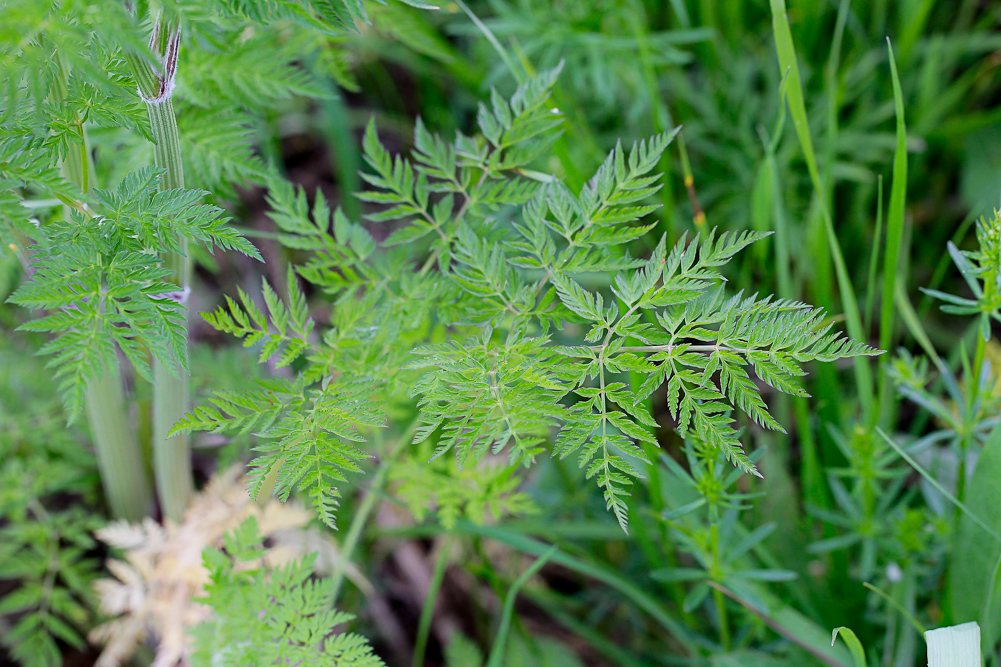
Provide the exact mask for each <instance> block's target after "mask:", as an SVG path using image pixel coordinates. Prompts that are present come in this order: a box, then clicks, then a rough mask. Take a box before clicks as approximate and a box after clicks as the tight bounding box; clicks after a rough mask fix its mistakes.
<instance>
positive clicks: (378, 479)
mask: <svg viewBox="0 0 1001 667" xmlns="http://www.w3.org/2000/svg"><path fill="white" fill-rule="evenodd" d="M418 423H419V421H416V420H415V421H414V422H412V423H411V424H410V427H409V428H408V429H407V430H406V431H404V432H403V434H402V435H401V436H400V439H399V441H398V442H397V444H396V447H395V448H394V449H393V451H392V452H390V454H389V455H388V456H387V457H386V458H385V459H383V460H382V461H379V467H378V469H377V470H376V473H375V478H374V479H373V480H372V484H371V485H370V486H369V487H368V493H366V494H365V498H364V499H362V501H361V505H359V507H358V510H357V511H356V512H355V515H354V518H352V519H351V527H350V528H348V534H347V535H346V536H345V538H344V544H343V545H342V546H341V556H340V558H339V559H338V560H337V564H336V565H335V566H334V572H333V575H332V578H333V580H334V585H333V593H332V595H331V599H332V600H333V601H334V602H335V603H336V602H337V596H338V595H339V594H340V592H341V585H342V584H343V583H344V575H345V574H346V572H347V568H348V564H349V563H350V562H351V558H352V556H353V555H354V551H355V548H357V546H358V542H359V540H360V539H361V533H362V530H363V529H364V528H365V524H366V523H368V518H369V516H370V515H371V514H372V511H373V510H374V509H375V506H376V503H377V502H378V500H379V498H380V495H381V492H382V485H383V484H385V483H386V479H387V478H388V477H389V469H390V468H391V467H392V465H393V462H394V461H396V459H397V457H398V456H399V455H400V454H402V453H403V450H404V449H406V448H407V445H409V444H410V439H411V437H413V433H414V429H416V428H417V424H418ZM258 498H260V496H258Z"/></svg>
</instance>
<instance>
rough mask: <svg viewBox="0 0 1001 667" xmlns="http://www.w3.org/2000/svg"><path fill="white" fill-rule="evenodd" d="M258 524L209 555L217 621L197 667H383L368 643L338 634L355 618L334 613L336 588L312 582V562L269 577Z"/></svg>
mask: <svg viewBox="0 0 1001 667" xmlns="http://www.w3.org/2000/svg"><path fill="white" fill-rule="evenodd" d="M260 544H261V537H260V534H259V533H258V528H257V523H256V521H255V520H254V519H253V518H251V519H248V520H247V521H245V522H244V523H243V524H241V525H240V527H239V528H237V529H236V530H234V531H233V532H232V533H230V534H229V535H227V536H226V542H225V547H224V549H222V550H220V549H207V550H206V551H205V553H204V559H205V566H206V567H207V568H208V570H209V576H210V579H211V583H210V584H209V585H208V587H207V597H206V598H205V603H206V604H207V605H208V606H209V607H211V609H212V610H213V612H214V615H213V617H212V619H211V620H210V621H208V622H206V623H203V624H201V625H200V626H198V628H197V631H196V634H195V643H194V650H193V651H192V655H191V664H192V665H196V666H199V665H204V666H208V665H220V666H232V667H240V666H242V665H247V664H257V665H298V664H309V665H322V666H327V667H381V666H382V665H384V664H385V663H383V662H382V660H381V659H379V657H378V656H376V655H374V654H373V653H372V648H371V647H370V646H369V645H368V641H367V640H366V639H365V638H364V637H361V636H359V635H356V634H353V633H342V632H337V631H336V628H337V627H338V626H341V625H343V624H344V623H347V622H349V621H351V620H353V619H354V616H353V615H351V614H347V613H344V612H341V611H337V610H336V609H334V607H333V603H334V600H333V595H332V591H333V580H332V579H329V578H323V579H317V578H313V577H312V576H311V574H312V567H311V565H312V563H311V561H310V559H303V560H300V561H294V562H291V563H288V564H286V565H283V566H280V567H277V568H274V569H270V570H269V569H267V568H265V567H263V566H262V565H261V563H260V557H261V554H262V553H263V550H262V549H260Z"/></svg>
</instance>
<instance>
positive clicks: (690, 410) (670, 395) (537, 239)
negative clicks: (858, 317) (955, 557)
mask: <svg viewBox="0 0 1001 667" xmlns="http://www.w3.org/2000/svg"><path fill="white" fill-rule="evenodd" d="M557 74H558V68H557V69H556V70H552V71H548V72H544V73H542V74H541V75H540V76H538V77H535V78H532V79H530V80H529V81H527V82H526V83H525V84H523V85H522V86H520V87H519V88H518V90H517V91H516V92H515V93H514V95H513V96H512V97H511V98H510V100H506V99H504V98H502V97H501V96H500V95H499V94H498V93H497V92H496V91H494V92H492V94H491V100H490V104H489V105H487V104H481V105H480V110H479V115H478V124H479V127H480V131H481V133H482V134H481V136H479V137H468V136H465V135H463V134H461V133H460V134H459V135H458V136H457V137H456V139H455V140H454V141H453V142H451V143H446V142H445V141H444V140H443V139H441V138H440V137H438V136H436V135H433V134H431V133H430V132H429V131H428V130H427V129H426V128H425V127H424V125H423V124H422V123H420V122H418V125H417V128H416V132H415V146H416V149H415V152H414V155H413V161H411V160H407V159H405V158H403V157H400V156H397V157H392V156H390V155H389V153H388V152H387V151H386V150H385V149H384V148H383V147H382V146H381V145H380V143H379V141H378V137H377V134H376V130H375V127H374V125H372V124H370V125H369V128H368V131H367V133H366V136H365V140H364V148H365V158H366V161H367V162H368V164H369V166H370V167H371V169H372V170H373V171H374V173H366V174H363V177H364V178H365V180H366V181H367V182H368V183H369V184H370V185H372V186H373V187H374V188H375V190H374V191H366V192H364V193H362V194H361V195H360V196H361V197H362V198H363V199H364V200H366V201H369V202H374V203H377V204H382V205H385V206H387V207H388V208H386V209H384V210H381V211H378V212H376V213H373V214H371V215H369V219H370V220H372V221H374V222H377V223H385V222H396V223H398V224H397V225H396V226H395V228H394V231H393V232H392V233H391V234H390V236H389V238H388V239H387V240H386V241H385V242H384V243H383V244H382V249H381V250H380V251H378V252H377V251H376V247H375V243H374V242H373V240H372V238H371V237H370V236H369V234H368V233H367V232H366V231H365V230H364V229H363V228H362V227H360V226H359V225H357V224H355V223H352V222H351V221H349V220H348V219H347V218H346V217H345V216H344V215H343V213H341V212H340V211H336V212H331V211H330V209H329V207H328V206H327V203H326V201H325V200H324V199H323V197H322V196H318V197H317V201H316V203H315V205H314V207H313V210H312V218H311V217H310V211H309V209H308V207H307V205H306V202H305V197H304V194H303V193H301V192H299V193H296V192H294V191H293V190H292V189H291V188H289V187H287V186H278V187H276V188H275V189H274V190H273V192H272V195H271V204H272V207H273V209H274V210H273V212H272V214H271V217H272V219H273V220H274V221H275V223H276V224H277V225H278V227H279V228H280V229H281V231H282V233H283V234H282V237H281V238H282V241H283V242H284V243H286V244H287V245H289V246H290V247H293V248H299V249H303V250H312V251H314V253H315V254H314V255H313V256H312V257H311V258H310V259H308V260H307V261H306V263H305V264H304V265H303V266H301V267H299V268H298V269H297V271H298V273H299V275H301V276H302V277H303V278H305V279H306V280H308V281H309V282H311V283H313V284H315V285H316V286H317V287H319V288H320V289H321V290H323V291H325V292H327V293H329V294H331V295H333V296H334V299H335V308H334V310H333V312H332V314H331V322H330V328H329V329H328V330H327V331H325V332H324V333H323V335H322V336H321V337H320V338H319V339H311V338H309V331H310V330H311V327H312V323H311V321H309V320H308V315H307V313H306V309H305V303H304V300H303V298H302V295H301V293H300V292H299V288H298V285H297V281H296V280H295V277H294V276H290V280H289V284H290V292H291V295H292V300H291V305H290V306H285V305H283V304H282V303H281V302H280V301H279V300H278V299H277V297H275V296H274V294H273V292H271V291H270V289H269V288H267V287H265V297H266V299H265V300H266V301H267V310H268V314H267V318H270V321H271V325H270V326H269V325H268V320H267V319H266V316H265V313H264V312H262V311H261V310H260V309H259V308H258V307H257V306H256V305H255V304H253V302H252V301H250V299H248V298H247V297H246V295H241V303H239V304H238V303H236V302H235V301H233V300H229V303H228V307H226V308H221V309H220V310H218V311H217V312H216V313H214V314H212V315H209V316H206V319H207V320H208V321H209V322H210V323H211V324H213V325H214V326H216V327H217V328H219V329H221V330H224V331H229V332H231V333H234V334H236V335H239V336H242V337H245V338H246V341H247V343H248V344H255V343H259V342H261V341H266V344H265V346H264V348H263V349H262V353H261V355H262V360H263V359H265V358H267V357H269V356H274V355H278V357H279V360H280V362H281V364H283V365H285V364H288V363H290V362H291V361H293V360H294V359H295V357H297V356H299V355H300V354H301V355H303V356H305V358H306V366H305V369H304V370H303V371H302V372H300V373H298V374H297V376H296V379H294V380H292V381H272V382H270V383H267V386H265V385H262V386H261V388H260V389H256V390H253V391H250V392H242V393H238V394H237V393H224V394H220V395H218V396H217V398H216V399H213V401H212V404H213V405H212V406H205V407H202V408H198V409H196V410H195V411H194V412H193V413H191V414H190V415H189V416H188V417H186V418H185V419H184V420H183V421H182V422H181V423H180V424H179V425H178V428H177V431H178V432H180V431H190V430H195V429H206V430H212V431H224V430H236V431H242V432H250V431H253V432H256V433H258V434H260V435H261V436H262V437H263V438H264V439H265V442H264V443H262V444H261V446H260V449H261V450H263V451H268V452H270V454H268V455H266V456H263V457H261V458H259V459H257V460H256V461H255V462H254V464H253V465H254V472H253V473H252V476H251V477H252V482H251V489H252V491H256V489H258V488H259V487H260V483H261V480H262V479H263V477H264V475H265V474H266V473H267V471H268V470H269V469H270V467H271V466H272V465H273V464H275V463H276V462H283V463H282V464H281V465H282V472H281V474H280V475H279V478H278V483H277V485H276V489H275V492H276V493H277V494H278V495H279V496H280V497H285V496H287V495H288V493H289V491H290V490H291V488H292V487H293V486H296V485H298V486H299V487H300V488H304V489H309V492H310V494H311V495H312V496H313V498H314V504H315V505H316V507H317V509H318V511H319V513H320V516H321V518H323V519H324V520H325V521H326V522H327V523H332V521H333V509H334V507H335V505H336V498H337V496H338V495H339V493H338V492H337V491H336V489H335V488H334V486H333V485H334V483H336V482H342V481H344V473H345V472H351V471H357V469H358V466H357V463H356V461H357V460H359V459H361V458H363V457H364V456H366V455H367V454H366V453H365V452H364V450H362V449H360V448H359V444H358V443H361V442H363V441H364V437H365V432H366V430H368V429H370V428H372V427H375V426H378V425H380V424H381V422H382V419H383V418H382V417H381V416H380V414H381V411H382V410H383V408H384V406H385V404H386V399H385V395H386V392H389V395H390V396H400V397H405V396H406V395H407V394H409V395H410V396H412V397H413V398H415V399H416V400H417V403H418V406H419V408H420V411H421V416H420V419H421V423H420V426H419V427H418V428H417V430H416V432H415V437H414V441H415V442H422V441H424V440H431V441H432V442H434V443H435V448H434V455H433V456H434V457H438V456H441V455H443V454H445V453H447V452H449V451H452V452H453V453H454V455H455V457H456V461H457V464H458V465H459V466H460V467H461V466H463V465H467V464H470V463H471V462H473V461H476V460H479V459H480V458H481V457H482V456H484V455H485V454H486V453H487V452H493V453H500V452H506V453H507V455H508V459H509V462H510V463H511V464H512V465H514V464H519V465H522V466H529V465H531V464H532V463H533V462H534V461H535V459H536V457H537V456H539V455H540V454H542V453H543V452H545V451H546V450H547V449H548V450H549V451H550V452H551V454H552V455H553V456H559V457H561V458H564V457H568V456H571V455H574V456H575V457H576V459H577V463H578V465H579V466H580V467H581V468H583V469H585V470H586V473H587V477H588V478H593V479H595V480H596V482H597V484H598V486H599V487H600V488H601V489H602V491H603V493H604V498H605V502H606V505H607V507H608V509H609V510H611V511H612V512H614V514H615V516H616V518H617V520H618V522H619V524H620V525H621V526H622V528H623V529H625V528H626V525H627V521H628V519H627V509H626V496H627V495H628V492H627V487H628V486H629V485H630V484H631V483H632V479H633V478H634V477H636V476H637V474H638V472H637V471H638V468H637V463H638V462H648V457H647V455H646V454H645V452H644V450H643V448H642V447H641V445H640V444H639V443H643V442H645V443H649V444H651V445H656V444H657V442H656V439H655V438H654V437H653V436H652V435H651V429H654V428H656V427H657V423H656V421H655V420H654V419H653V417H652V415H651V414H650V412H649V409H648V408H647V407H644V406H643V401H644V400H645V399H646V398H647V396H649V395H650V394H653V393H655V392H658V391H659V390H660V389H661V388H664V389H665V390H666V396H665V397H664V398H661V399H660V400H661V401H666V404H667V407H668V410H669V412H670V414H671V416H672V418H673V419H674V420H675V427H676V428H677V429H678V431H679V432H680V433H681V434H682V435H683V436H685V437H690V438H695V439H698V440H702V441H704V442H706V443H708V444H709V445H711V446H712V447H715V448H716V449H718V450H720V451H721V452H723V453H724V454H725V455H726V457H727V458H728V459H729V460H730V461H731V462H732V463H734V464H735V465H736V466H738V467H740V468H741V469H742V470H744V471H747V472H752V473H755V474H756V473H757V470H756V468H755V466H754V464H753V463H752V462H751V461H750V459H749V458H748V457H747V456H746V455H745V453H744V451H743V449H742V447H741V445H740V442H739V441H738V433H739V431H738V428H737V423H736V421H735V419H736V413H738V412H740V413H743V414H745V415H747V416H748V417H749V418H750V419H751V420H752V421H753V422H754V423H755V424H757V425H759V426H761V427H764V428H769V429H774V430H779V431H781V430H782V427H781V426H780V425H779V424H778V422H777V421H776V420H775V419H774V418H773V417H772V415H771V414H770V412H769V410H768V407H767V406H766V404H765V402H764V400H763V399H762V397H761V394H760V391H759V389H758V387H757V385H756V384H755V381H754V380H752V376H751V374H750V372H749V371H750V370H751V369H753V372H754V375H755V376H757V378H758V379H759V380H760V381H762V382H764V383H766V384H768V385H770V386H771V387H773V388H775V389H777V390H779V391H782V392H785V393H789V394H793V395H798V396H803V395H805V392H804V391H803V390H802V389H801V388H800V386H799V384H798V382H797V378H798V377H799V376H801V375H803V374H804V371H803V370H802V369H801V365H802V364H804V363H806V362H810V361H833V360H836V359H840V358H844V357H854V356H858V355H872V354H876V353H877V351H876V350H874V349H872V348H870V347H868V346H866V345H864V344H863V343H860V342H856V341H851V340H848V339H845V338H843V337H842V336H841V335H840V334H839V333H837V332H832V331H831V328H832V325H831V324H830V323H827V322H825V320H824V315H823V313H822V312H821V311H820V310H818V309H815V308H812V307H810V306H807V305H806V304H802V303H797V302H792V301H786V300H775V299H773V298H771V297H760V296H758V295H757V294H754V295H746V294H743V293H742V292H737V293H735V294H727V292H726V291H725V289H724V284H725V280H724V278H723V275H722V273H721V268H722V267H723V266H724V265H725V264H726V263H727V262H728V261H729V260H730V259H731V258H732V257H733V256H734V255H735V254H736V253H737V252H739V251H740V250H741V249H743V248H744V247H746V246H747V245H749V244H751V243H753V242H755V241H757V240H759V239H761V238H763V237H764V236H766V235H767V234H764V233H758V232H742V233H733V232H728V233H724V234H719V235H717V234H716V232H715V231H712V232H710V233H709V234H708V235H706V236H704V237H703V236H696V237H694V238H693V239H691V240H690V241H689V240H688V239H687V238H683V239H682V240H681V241H679V242H678V243H677V244H676V245H675V246H674V248H672V249H668V248H667V247H666V241H665V240H664V239H661V241H660V243H659V244H658V245H657V246H656V248H655V249H654V250H653V252H652V253H651V254H650V256H649V257H648V258H646V259H635V258H633V257H631V256H629V254H628V253H627V252H624V251H623V248H624V247H625V246H626V244H629V243H630V242H632V241H634V240H636V239H639V238H641V237H643V236H644V235H645V234H646V233H647V232H648V231H649V230H650V229H651V227H652V226H653V224H654V223H653V222H650V223H648V222H645V221H644V220H643V218H644V217H645V216H647V215H648V214H650V213H652V212H653V211H655V210H656V208H657V207H656V206H653V205H647V204H644V201H646V200H647V199H648V198H649V197H650V196H651V195H653V194H654V193H656V192H657V191H658V189H659V188H660V183H659V180H660V176H659V175H658V174H656V173H653V170H654V169H655V167H656V166H657V164H658V162H659V161H660V158H661V155H662V154H663V152H664V150H665V149H666V148H667V146H668V145H669V144H670V142H671V140H672V138H673V136H674V134H673V133H668V134H662V135H658V136H655V137H652V138H650V139H649V140H646V141H643V142H639V143H637V144H635V145H634V146H633V147H632V149H631V150H628V151H627V150H625V149H624V148H623V147H622V146H618V147H616V149H615V150H613V151H612V152H611V154H609V156H608V158H607V159H606V160H605V162H604V163H603V164H602V165H601V167H600V168H599V169H598V171H597V173H596V174H595V175H594V177H593V178H592V179H591V180H590V181H589V182H588V183H587V185H585V186H584V188H583V189H582V190H581V191H580V192H579V193H574V192H571V191H570V190H569V189H568V188H567V187H565V186H564V185H563V184H562V183H560V182H559V181H557V180H556V179H554V178H552V177H549V176H545V175H542V176H534V174H537V172H532V173H533V178H529V177H526V176H525V174H526V173H528V172H526V171H525V170H524V168H525V167H526V166H527V165H528V164H529V162H531V161H532V160H534V159H535V158H536V157H538V156H540V155H544V154H545V151H546V150H547V149H548V147H549V146H550V145H552V143H553V142H554V141H555V139H556V138H557V137H558V136H559V132H558V127H559V123H560V120H559V116H558V115H557V114H556V113H555V111H554V110H551V109H549V108H547V107H546V106H545V100H546V99H547V98H548V94H549V89H550V87H551V86H552V84H553V82H554V80H555V78H556V76H557ZM435 269H437V270H435ZM599 272H600V273H606V274H611V275H612V277H613V279H612V286H611V289H610V292H605V293H601V292H593V291H591V290H589V289H587V288H586V287H585V285H586V284H587V277H588V274H593V273H599ZM444 327H448V328H447V329H446V328H444ZM630 372H632V373H637V374H639V375H641V376H645V380H644V381H643V382H642V384H641V386H640V387H639V388H638V389H637V390H632V389H630V388H629V385H628V384H627V383H626V380H627V378H628V373H630ZM348 378H350V379H348ZM554 434H555V438H553V436H554Z"/></svg>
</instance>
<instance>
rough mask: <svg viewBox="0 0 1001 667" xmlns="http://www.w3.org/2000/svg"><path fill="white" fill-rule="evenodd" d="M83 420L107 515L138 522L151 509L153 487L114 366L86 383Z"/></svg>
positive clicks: (118, 372)
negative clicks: (147, 474) (95, 455)
mask: <svg viewBox="0 0 1001 667" xmlns="http://www.w3.org/2000/svg"><path fill="white" fill-rule="evenodd" d="M86 396H87V419H88V421H89V422H90V436H91V438H92V439H93V441H94V448H95V449H96V450H97V467H98V470H99V471H100V473H101V486H102V487H103V488H104V497H105V500H107V502H108V507H109V509H110V510H111V515H112V516H113V517H115V518H116V519H126V520H128V521H139V520H141V519H142V518H143V517H145V516H148V515H149V514H150V513H151V511H152V509H153V489H152V487H151V485H150V483H149V480H148V479H147V477H146V466H145V463H144V462H143V456H142V451H141V450H140V448H139V443H138V442H137V441H136V438H135V435H134V434H133V432H132V429H131V427H130V425H129V418H128V411H127V409H126V404H125V392H124V390H123V389H122V376H121V373H120V371H119V369H118V368H114V367H113V368H109V369H106V370H105V371H104V374H103V375H101V377H100V378H98V379H97V380H94V381H93V382H91V383H89V384H88V385H87V395H86Z"/></svg>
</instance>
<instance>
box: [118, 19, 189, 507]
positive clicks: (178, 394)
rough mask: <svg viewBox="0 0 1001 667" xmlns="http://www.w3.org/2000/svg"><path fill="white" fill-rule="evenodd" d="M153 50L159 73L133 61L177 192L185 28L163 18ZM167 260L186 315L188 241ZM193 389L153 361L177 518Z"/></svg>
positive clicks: (166, 498) (168, 485)
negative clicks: (181, 426) (180, 427)
mask: <svg viewBox="0 0 1001 667" xmlns="http://www.w3.org/2000/svg"><path fill="white" fill-rule="evenodd" d="M150 48H151V49H152V50H153V52H154V53H156V54H157V55H158V56H159V57H160V58H161V65H160V71H159V72H157V71H155V70H154V69H153V68H152V67H151V66H150V64H149V63H148V62H146V61H145V60H142V59H139V58H136V57H131V58H130V62H131V65H132V68H133V71H134V73H135V77H136V82H137V83H138V85H139V92H140V95H141V96H142V98H143V100H144V101H145V102H146V109H147V111H148V112H149V119H150V128H151V131H152V134H153V138H154V141H155V146H154V150H153V161H154V164H155V165H156V166H157V167H159V168H160V169H162V170H163V176H162V177H161V179H160V185H159V188H160V190H161V191H163V190H173V189H176V188H183V187H184V167H183V164H182V162H181V145H180V135H179V133H178V130H177V119H176V117H175V116H174V107H173V104H172V103H171V94H172V92H173V87H174V75H175V73H176V71H177V55H178V49H179V48H180V28H179V27H178V26H176V25H174V26H172V25H165V24H164V23H163V22H162V21H161V20H160V19H157V21H156V23H155V24H154V26H153V34H152V36H151V38H150ZM163 261H164V266H165V268H167V269H168V270H170V276H169V277H168V278H167V279H168V280H170V281H171V282H172V283H174V284H175V285H176V286H177V292H176V295H177V301H178V302H179V303H180V305H181V308H182V310H183V312H184V315H185V318H186V316H187V296H188V293H189V291H190V287H189V279H190V273H191V263H190V259H189V258H188V253H187V243H186V241H184V240H182V241H181V243H180V247H179V248H178V251H177V252H169V253H165V254H164V255H163ZM188 391H189V390H188V378H187V377H186V375H185V373H184V372H183V370H182V369H175V368H171V367H169V366H167V365H165V364H163V363H161V362H160V361H159V360H158V359H154V360H153V470H154V474H155V478H156V490H157V495H158V496H159V498H160V507H161V510H162V512H163V516H164V517H165V518H168V519H172V520H175V521H177V520H179V519H180V518H181V515H182V514H183V513H184V508H185V507H187V504H188V500H189V499H190V497H191V494H192V493H193V485H192V477H191V443H190V439H189V436H188V435H187V434H178V435H174V436H173V437H167V434H168V433H169V432H170V429H171V428H172V427H173V425H174V424H175V423H176V422H177V421H178V420H179V419H180V418H181V417H183V416H184V414H185V413H186V412H187V411H188V404H189V395H188Z"/></svg>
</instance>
